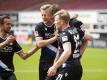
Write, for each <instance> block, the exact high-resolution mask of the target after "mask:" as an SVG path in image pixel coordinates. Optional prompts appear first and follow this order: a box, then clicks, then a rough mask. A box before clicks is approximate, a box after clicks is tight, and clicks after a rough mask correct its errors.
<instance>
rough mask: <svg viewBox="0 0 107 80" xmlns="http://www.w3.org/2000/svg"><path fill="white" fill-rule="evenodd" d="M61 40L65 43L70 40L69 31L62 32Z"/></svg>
mask: <svg viewBox="0 0 107 80" xmlns="http://www.w3.org/2000/svg"><path fill="white" fill-rule="evenodd" d="M60 42H61V43H62V44H63V43H65V42H70V41H69V35H68V34H67V32H62V33H61V34H60Z"/></svg>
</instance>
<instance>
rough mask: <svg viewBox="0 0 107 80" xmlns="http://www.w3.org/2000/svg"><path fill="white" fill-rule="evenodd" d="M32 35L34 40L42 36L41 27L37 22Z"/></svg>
mask: <svg viewBox="0 0 107 80" xmlns="http://www.w3.org/2000/svg"><path fill="white" fill-rule="evenodd" d="M34 35H35V39H36V41H37V40H39V39H41V38H43V28H42V26H41V25H40V24H37V25H36V26H35V31H34Z"/></svg>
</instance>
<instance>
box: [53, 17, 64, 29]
mask: <svg viewBox="0 0 107 80" xmlns="http://www.w3.org/2000/svg"><path fill="white" fill-rule="evenodd" d="M54 19H55V20H54V23H55V26H56V28H57V29H58V30H59V31H61V26H62V24H61V19H60V18H59V16H58V15H56V16H55V18H54Z"/></svg>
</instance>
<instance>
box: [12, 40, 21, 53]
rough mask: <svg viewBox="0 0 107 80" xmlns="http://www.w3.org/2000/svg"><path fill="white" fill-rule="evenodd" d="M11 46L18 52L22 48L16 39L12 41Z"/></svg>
mask: <svg viewBox="0 0 107 80" xmlns="http://www.w3.org/2000/svg"><path fill="white" fill-rule="evenodd" d="M13 48H14V52H18V51H20V50H22V48H21V46H20V45H19V44H18V43H17V41H14V43H13Z"/></svg>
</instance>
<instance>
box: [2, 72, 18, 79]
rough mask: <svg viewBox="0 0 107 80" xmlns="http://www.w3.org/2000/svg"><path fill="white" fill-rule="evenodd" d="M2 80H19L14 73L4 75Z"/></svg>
mask: <svg viewBox="0 0 107 80" xmlns="http://www.w3.org/2000/svg"><path fill="white" fill-rule="evenodd" d="M0 80H17V79H16V76H15V74H14V73H2V75H0Z"/></svg>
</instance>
